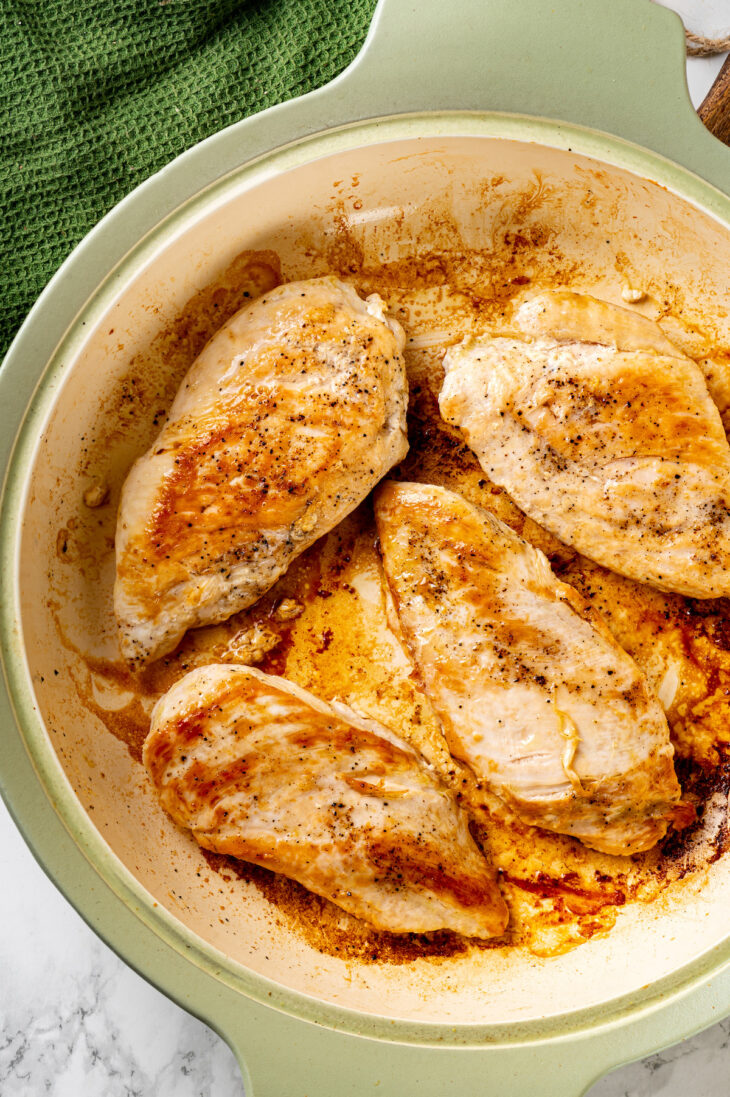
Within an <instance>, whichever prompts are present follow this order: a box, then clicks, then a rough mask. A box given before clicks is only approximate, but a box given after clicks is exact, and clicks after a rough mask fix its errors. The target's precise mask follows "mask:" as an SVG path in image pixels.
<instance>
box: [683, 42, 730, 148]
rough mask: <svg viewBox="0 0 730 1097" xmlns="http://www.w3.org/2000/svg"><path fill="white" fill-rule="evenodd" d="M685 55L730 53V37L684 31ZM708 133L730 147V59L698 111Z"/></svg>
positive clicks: (727, 59)
mask: <svg viewBox="0 0 730 1097" xmlns="http://www.w3.org/2000/svg"><path fill="white" fill-rule="evenodd" d="M684 33H685V37H686V39H687V53H688V54H689V56H690V57H711V56H712V55H713V54H716V53H727V51H728V50H730V34H727V35H725V37H724V38H704V37H703V36H702V35H701V34H693V33H692V31H689V30H685V32H684ZM697 113H698V114H699V116H700V118H701V119H702V121H703V122H704V124H705V125H706V126H707V128H708V130H709V131H710V133H711V134H713V135H714V136H715V137H717V139H718V140H719V141H722V142H723V144H725V145H730V57H726V58H725V64H724V65H723V66H722V68H721V69H720V71H719V73H718V74H717V80H715V83H714V84H713V85H712V87H711V88H710V90H709V91H708V93H707V95H706V96H705V98H704V99H703V101H702V103H701V104H700V107H699V109H698V111H697Z"/></svg>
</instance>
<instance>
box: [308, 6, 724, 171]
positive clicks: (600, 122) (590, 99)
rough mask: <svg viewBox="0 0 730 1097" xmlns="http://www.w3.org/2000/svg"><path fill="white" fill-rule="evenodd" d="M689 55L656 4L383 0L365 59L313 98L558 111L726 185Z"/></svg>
mask: <svg viewBox="0 0 730 1097" xmlns="http://www.w3.org/2000/svg"><path fill="white" fill-rule="evenodd" d="M685 56H686V55H685V37H684V28H683V26H682V22H681V20H680V19H679V17H678V16H677V15H675V14H674V13H673V12H670V11H668V10H667V9H666V8H664V7H661V6H660V5H658V4H655V3H652V2H651V0H611V2H610V3H606V2H603V0H560V3H555V0H520V2H519V3H515V0H453V2H452V3H444V0H417V2H416V0H380V2H379V4H378V7H377V8H376V11H375V16H374V18H373V23H372V25H371V28H370V33H369V35H368V37H367V39H366V42H365V45H364V47H363V49H362V50H361V52H360V54H359V55H358V57H356V59H355V61H354V62H353V63H352V65H351V66H350V67H349V68H348V69H346V70H345V72H344V73H342V74H341V75H340V76H339V77H338V78H337V79H336V80H334V81H333V82H332V83H331V84H329V85H328V86H327V87H325V88H322V89H320V91H319V92H315V93H314V96H313V97H308V98H319V97H322V98H324V97H327V98H328V99H329V102H330V104H331V108H332V109H331V112H330V117H331V118H332V119H333V120H334V119H335V118H338V120H345V119H351V120H354V119H356V118H362V117H364V116H365V115H367V116H370V117H377V116H379V115H388V114H393V113H395V112H398V113H400V112H411V111H424V110H425V111H429V110H433V111H443V110H458V111H464V110H479V111H485V110H486V111H500V112H510V113H518V114H530V115H535V116H539V117H547V118H551V119H560V120H563V121H566V122H571V123H577V124H579V125H584V126H589V127H591V128H593V129H597V130H603V131H604V132H607V133H612V134H615V135H617V136H619V137H623V138H625V139H627V140H628V141H632V142H635V143H636V144H638V145H642V146H644V147H646V148H650V149H652V150H653V151H655V152H658V153H660V154H662V155H664V156H666V157H668V158H669V159H671V160H674V161H675V162H677V163H679V164H683V165H684V166H685V167H689V168H690V169H691V170H693V171H695V172H697V173H698V174H700V175H702V176H704V178H706V179H708V180H709V181H710V182H712V183H714V184H715V185H716V186H718V187H720V189H722V190H725V191H727V189H728V184H729V183H730V154H729V153H728V150H727V149H726V148H724V147H723V146H722V145H721V144H720V143H719V142H717V141H716V140H714V139H713V138H712V137H711V135H710V134H709V133H708V132H707V130H706V129H705V128H704V126H703V125H702V124H701V122H700V120H699V119H698V117H697V114H696V112H695V110H694V108H693V106H692V103H691V100H690V97H689V92H688V90H687V81H686V62H685ZM300 102H301V101H300Z"/></svg>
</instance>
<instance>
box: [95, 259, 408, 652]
mask: <svg viewBox="0 0 730 1097" xmlns="http://www.w3.org/2000/svg"><path fill="white" fill-rule="evenodd" d="M401 346H402V333H401V332H400V330H399V329H398V327H397V325H394V324H392V323H391V324H389V323H388V322H386V321H385V320H384V318H383V317H382V312H381V310H380V307H379V305H378V303H377V301H375V300H373V302H371V303H366V302H364V301H362V300H361V298H359V297H358V296H357V294H356V293H355V292H354V290H352V289H351V288H350V287H348V286H346V285H344V284H343V283H339V282H337V281H336V280H335V279H318V280H314V281H311V282H300V283H291V284H289V285H286V286H282V287H280V288H279V289H277V290H274V291H272V292H271V293H269V294H267V295H266V296H264V297H262V298H261V299H260V300H258V301H256V302H254V303H253V304H252V305H249V306H248V307H247V308H245V309H243V310H242V311H241V312H239V313H237V314H236V315H235V316H234V317H233V318H232V319H231V320H230V321H229V322H228V324H226V325H225V326H224V327H223V328H222V329H221V330H220V331H219V332H218V333H217V335H216V336H214V338H213V339H212V340H211V342H210V343H209V344H208V345H207V347H206V348H205V349H204V351H203V352H202V354H201V355H200V356H199V358H198V359H197V360H196V362H195V363H194V365H193V366H192V368H191V370H190V372H189V373H188V376H187V378H186V380H185V382H184V384H183V386H182V388H181V389H180V392H179V393H178V396H177V398H176V400H175V403H174V404H173V407H172V409H171V412H170V417H169V420H168V422H167V423H166V425H165V426H164V427H163V429H162V431H161V433H160V435H159V437H158V438H157V440H156V441H155V443H154V445H153V446H152V447H151V449H150V450H149V451H148V453H147V454H145V456H144V457H142V458H141V459H140V460H139V461H138V462H137V463H136V464H135V466H134V467H133V468H132V470H131V472H130V474H129V477H128V479H127V482H126V484H125V487H124V492H123V496H122V503H121V507H120V515H119V524H118V530H117V584H116V589H115V609H116V613H117V618H118V621H119V626H120V636H121V643H122V648H123V652H124V654H125V655H126V656H127V658H129V659H131V660H139V661H144V660H147V659H149V658H153V657H156V656H159V655H161V654H164V653H165V652H166V651H169V650H171V648H173V647H174V646H175V645H176V644H177V642H178V641H179V639H180V637H181V636H182V634H183V633H184V631H185V630H186V629H187V628H189V627H191V626H194V625H198V624H204V623H209V622H212V621H216V620H223V619H225V618H226V617H228V616H230V615H231V614H232V613H234V612H236V611H237V610H240V609H242V608H244V607H245V606H247V605H250V604H251V603H252V602H254V601H255V600H256V599H257V598H258V597H260V595H261V594H262V593H263V592H264V591H266V590H267V589H268V588H269V587H270V586H271V585H272V584H273V583H274V582H275V581H276V579H277V578H278V577H279V575H281V573H282V572H283V571H284V570H285V569H286V568H287V566H288V565H289V563H290V562H291V560H292V559H294V558H295V557H296V556H298V555H299V554H300V553H301V552H302V551H303V550H304V549H305V548H306V547H307V546H308V545H310V544H311V543H312V541H314V540H315V539H316V538H317V537H319V536H321V535H322V534H323V533H325V532H327V530H329V529H331V528H332V526H333V525H335V524H336V523H337V522H338V521H339V520H340V519H341V518H343V517H344V515H345V514H347V513H348V512H349V511H350V510H351V509H352V508H353V507H354V506H356V505H357V503H358V502H360V501H361V500H362V499H363V498H364V497H365V495H367V492H368V491H369V490H370V488H371V487H372V486H373V485H374V484H375V483H376V482H377V480H378V479H379V478H380V477H381V476H382V475H383V474H384V473H385V472H386V471H387V470H388V469H389V468H390V467H391V465H392V464H394V463H395V462H396V461H397V460H399V459H400V458H401V457H402V456H403V455H404V453H405V451H406V448H407V447H406V441H405V408H406V383H405V370H404V364H403V359H402V357H401V354H400V350H401Z"/></svg>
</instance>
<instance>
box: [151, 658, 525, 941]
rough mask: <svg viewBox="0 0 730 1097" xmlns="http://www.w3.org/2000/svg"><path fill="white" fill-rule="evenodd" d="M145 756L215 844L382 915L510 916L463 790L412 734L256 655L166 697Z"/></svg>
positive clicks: (176, 803) (198, 830) (179, 812)
mask: <svg viewBox="0 0 730 1097" xmlns="http://www.w3.org/2000/svg"><path fill="white" fill-rule="evenodd" d="M143 758H144V762H145V765H146V767H147V771H148V773H149V775H150V777H151V778H152V781H153V784H154V786H155V788H156V789H157V791H158V793H159V795H160V800H161V802H162V805H163V807H164V808H165V809H166V810H167V811H168V812H169V814H170V815H171V816H172V818H173V819H174V820H175V821H176V822H177V823H178V824H179V825H181V826H184V827H188V828H190V830H191V831H192V833H193V834H194V836H195V838H196V840H197V841H198V842H199V843H200V845H201V846H203V847H204V848H205V849H209V850H212V851H214V852H216V853H223V854H228V855H230V856H233V857H238V858H241V859H242V860H245V861H250V862H252V863H254V864H257V865H262V866H264V867H266V868H270V869H273V870H274V871H276V872H280V873H282V874H284V875H285V876H288V877H290V878H291V879H294V880H297V881H299V883H302V884H304V885H305V886H306V887H308V888H310V890H312V891H314V892H316V893H317V894H318V895H322V896H324V897H325V898H327V899H330V900H331V901H332V902H334V903H336V904H338V905H339V906H341V907H343V908H344V909H345V910H347V911H349V912H350V913H352V914H355V915H358V916H359V917H361V918H364V919H365V920H366V921H368V922H370V923H371V924H372V925H374V926H375V927H376V928H379V929H385V930H390V931H392V932H396V933H400V932H430V931H433V930H437V929H441V928H449V929H453V930H456V931H457V932H459V933H463V934H465V935H466V936H476V937H491V936H494V935H499V934H501V933H502V932H503V931H504V929H505V926H506V923H507V911H506V908H505V905H504V902H503V900H502V898H501V896H500V893H499V889H498V887H497V884H496V880H495V873H494V871H493V869H492V868H491V867H490V866H489V865H488V863H487V862H486V860H485V858H484V856H483V854H482V853H481V852H480V850H479V849H478V847H477V846H476V844H475V842H474V840H473V838H472V837H471V834H470V832H469V825H468V820H467V817H466V815H465V814H464V813H463V812H462V811H461V809H460V808H459V807H458V805H457V802H456V799H455V797H454V795H453V793H452V792H450V791H449V790H448V789H447V788H446V787H445V785H443V784H442V782H441V780H440V778H439V777H438V775H437V774H436V772H435V771H434V770H433V769H431V767H429V766H428V765H427V764H426V762H425V761H424V759H423V758H422V757H421V756H420V755H419V754H418V753H417V752H416V751H415V750H414V749H413V748H412V747H411V746H409V745H408V744H407V743H406V742H405V741H404V740H400V739H399V738H398V737H397V736H395V735H393V733H391V732H389V731H388V730H387V729H385V728H383V727H382V726H381V725H379V724H376V723H375V722H374V721H368V720H366V719H364V718H362V717H358V716H357V714H355V713H353V712H350V711H349V710H347V709H345V708H344V706H342V707H340V708H339V709H335V708H334V707H332V706H330V705H325V704H324V703H322V702H321V701H319V700H318V699H317V698H315V697H313V696H312V695H311V694H308V693H306V692H305V691H304V690H300V689H297V687H295V686H294V685H292V684H291V683H289V682H287V681H286V680H284V679H277V678H272V677H270V676H268V675H263V674H260V673H259V672H257V671H254V670H251V669H249V668H245V667H240V666H225V665H214V666H209V667H205V668H201V669H199V670H197V671H193V672H191V673H190V674H188V675H187V676H186V677H185V678H183V679H181V681H179V682H178V683H177V684H176V685H175V686H174V687H173V689H172V690H170V692H169V693H168V694H167V695H165V697H164V698H163V699H162V701H160V703H159V704H158V706H157V707H156V709H155V711H154V713H153V717H152V727H151V729H150V733H149V735H148V737H147V740H146V742H145V746H144V754H143Z"/></svg>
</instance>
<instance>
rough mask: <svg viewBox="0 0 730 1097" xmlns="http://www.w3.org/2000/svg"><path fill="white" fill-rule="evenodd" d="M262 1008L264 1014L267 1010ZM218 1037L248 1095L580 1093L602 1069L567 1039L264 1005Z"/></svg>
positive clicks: (574, 1096) (522, 1096) (562, 1096)
mask: <svg viewBox="0 0 730 1097" xmlns="http://www.w3.org/2000/svg"><path fill="white" fill-rule="evenodd" d="M267 1014H268V1016H266V1015H267ZM225 1028H226V1029H227V1030H228V1033H229V1035H228V1036H225V1037H224V1038H225V1039H226V1040H227V1041H228V1043H229V1044H230V1046H231V1048H232V1049H233V1051H234V1053H235V1055H236V1057H237V1059H238V1062H239V1064H240V1067H241V1073H242V1075H243V1079H244V1089H245V1094H246V1097H535V1094H538V1093H539V1095H540V1097H583V1095H584V1094H585V1093H587V1091H588V1089H589V1088H590V1087H591V1085H592V1084H593V1083H594V1082H595V1081H597V1080H598V1078H599V1077H600V1076H601V1074H602V1073H603V1072H604V1071H605V1070H606V1069H608V1066H609V1065H612V1064H610V1063H605V1064H604V1065H603V1066H602V1065H601V1057H600V1056H599V1057H598V1058H594V1057H591V1056H586V1055H585V1054H584V1055H578V1054H577V1053H576V1048H575V1045H572V1046H571V1045H570V1044H569V1043H568V1042H566V1041H558V1042H551V1043H549V1044H548V1043H536V1044H528V1045H525V1044H518V1045H515V1046H512V1047H505V1046H501V1047H493V1046H491V1047H490V1046H488V1045H485V1046H479V1047H474V1046H470V1047H453V1046H452V1047H439V1046H432V1045H431V1046H423V1045H417V1044H396V1043H390V1042H387V1041H383V1040H372V1039H367V1038H363V1037H361V1036H352V1035H349V1034H346V1033H344V1032H338V1031H336V1030H334V1029H330V1028H325V1027H323V1026H321V1025H317V1024H313V1023H309V1022H305V1021H301V1020H296V1019H294V1018H292V1017H288V1016H285V1015H283V1014H280V1013H277V1012H276V1011H273V1010H268V1009H266V1008H265V1007H258V1008H256V1009H255V1010H254V1012H253V1013H252V1012H250V1011H249V1010H246V1017H245V1019H241V1023H239V1024H237V1025H235V1030H234V1032H233V1034H232V1035H231V1034H230V1033H231V1032H232V1027H231V1024H230V1019H229V1021H228V1023H227V1025H226V1026H225Z"/></svg>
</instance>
